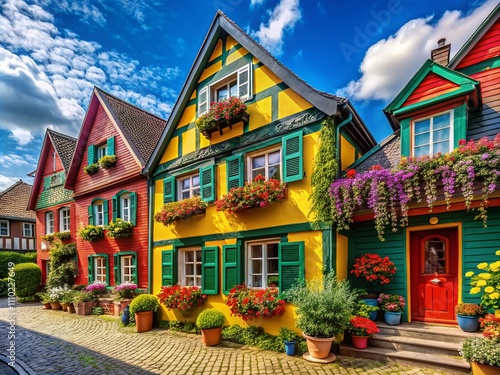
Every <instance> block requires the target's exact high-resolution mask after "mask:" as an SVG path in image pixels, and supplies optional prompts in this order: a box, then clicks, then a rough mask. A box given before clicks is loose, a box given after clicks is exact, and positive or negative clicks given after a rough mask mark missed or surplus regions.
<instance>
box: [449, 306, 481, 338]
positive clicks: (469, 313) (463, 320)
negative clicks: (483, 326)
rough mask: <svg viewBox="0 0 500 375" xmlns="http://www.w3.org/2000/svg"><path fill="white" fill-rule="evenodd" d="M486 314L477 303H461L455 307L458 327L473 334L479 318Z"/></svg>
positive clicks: (477, 326)
mask: <svg viewBox="0 0 500 375" xmlns="http://www.w3.org/2000/svg"><path fill="white" fill-rule="evenodd" d="M485 313H486V312H485V311H484V309H483V308H482V307H481V306H479V305H478V304H477V303H465V302H461V303H459V304H458V305H456V306H455V314H457V323H458V326H459V327H460V328H461V329H462V331H465V332H475V331H477V330H478V328H479V318H480V317H481V316H482V315H484V314H485Z"/></svg>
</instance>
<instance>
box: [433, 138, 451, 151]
mask: <svg viewBox="0 0 500 375" xmlns="http://www.w3.org/2000/svg"><path fill="white" fill-rule="evenodd" d="M448 151H450V142H448V141H445V142H439V143H435V144H434V147H433V151H432V153H433V154H437V153H438V152H441V153H445V152H448Z"/></svg>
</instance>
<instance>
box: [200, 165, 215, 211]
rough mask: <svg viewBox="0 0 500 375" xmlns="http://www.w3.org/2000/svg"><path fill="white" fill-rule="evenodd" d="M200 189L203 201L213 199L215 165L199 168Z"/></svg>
mask: <svg viewBox="0 0 500 375" xmlns="http://www.w3.org/2000/svg"><path fill="white" fill-rule="evenodd" d="M200 191H201V199H203V200H204V201H205V202H212V201H214V200H215V165H209V166H208V167H203V168H200Z"/></svg>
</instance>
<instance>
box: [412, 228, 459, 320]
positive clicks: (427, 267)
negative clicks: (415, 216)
mask: <svg viewBox="0 0 500 375" xmlns="http://www.w3.org/2000/svg"><path fill="white" fill-rule="evenodd" d="M410 275H411V276H410V277H411V317H412V320H417V321H425V322H435V323H455V313H454V308H455V305H456V304H457V302H458V230H457V229H456V228H445V229H440V230H432V231H421V232H412V233H411V235H410Z"/></svg>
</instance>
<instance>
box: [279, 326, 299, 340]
mask: <svg viewBox="0 0 500 375" xmlns="http://www.w3.org/2000/svg"><path fill="white" fill-rule="evenodd" d="M278 337H279V339H280V340H282V341H296V340H297V339H298V338H299V335H298V334H297V332H295V331H293V330H291V329H290V328H287V327H281V328H280V332H279V334H278Z"/></svg>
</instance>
